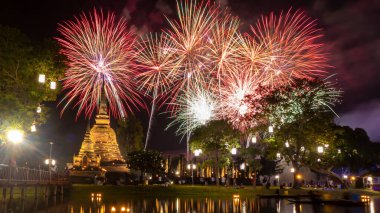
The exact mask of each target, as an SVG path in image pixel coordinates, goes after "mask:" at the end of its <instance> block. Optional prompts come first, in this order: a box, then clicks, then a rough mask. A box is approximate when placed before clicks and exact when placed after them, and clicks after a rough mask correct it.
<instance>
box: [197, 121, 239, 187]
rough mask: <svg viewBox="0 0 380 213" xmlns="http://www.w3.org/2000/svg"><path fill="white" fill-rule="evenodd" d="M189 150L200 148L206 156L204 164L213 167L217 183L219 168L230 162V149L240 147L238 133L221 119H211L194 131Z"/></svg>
mask: <svg viewBox="0 0 380 213" xmlns="http://www.w3.org/2000/svg"><path fill="white" fill-rule="evenodd" d="M190 146H191V150H196V149H201V150H202V153H203V155H205V156H207V160H206V161H205V162H206V164H208V165H210V166H212V167H213V168H214V171H215V172H214V174H215V177H216V180H217V182H216V183H217V185H219V178H220V172H221V168H222V167H224V166H226V165H228V164H229V163H230V158H231V152H230V151H231V149H232V148H233V147H236V148H238V147H240V144H239V133H238V132H237V131H236V130H234V129H232V127H231V126H230V125H229V124H228V123H227V122H226V121H223V120H219V121H211V122H209V123H208V124H207V125H205V126H203V127H201V128H198V129H196V130H195V131H194V134H193V135H192V137H191V141H190Z"/></svg>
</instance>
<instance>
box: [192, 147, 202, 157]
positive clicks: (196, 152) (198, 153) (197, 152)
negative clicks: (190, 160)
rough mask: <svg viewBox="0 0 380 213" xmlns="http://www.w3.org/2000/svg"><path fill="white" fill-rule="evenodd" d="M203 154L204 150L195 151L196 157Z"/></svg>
mask: <svg viewBox="0 0 380 213" xmlns="http://www.w3.org/2000/svg"><path fill="white" fill-rule="evenodd" d="M201 153H202V150H201V149H196V150H195V151H194V155H195V156H196V157H198V156H199V155H200V154H201Z"/></svg>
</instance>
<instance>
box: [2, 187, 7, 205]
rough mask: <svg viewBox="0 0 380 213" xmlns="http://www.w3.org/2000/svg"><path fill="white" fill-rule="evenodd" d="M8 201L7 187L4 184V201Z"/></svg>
mask: <svg viewBox="0 0 380 213" xmlns="http://www.w3.org/2000/svg"><path fill="white" fill-rule="evenodd" d="M6 201H7V187H5V186H3V202H4V203H5V202H6Z"/></svg>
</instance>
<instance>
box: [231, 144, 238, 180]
mask: <svg viewBox="0 0 380 213" xmlns="http://www.w3.org/2000/svg"><path fill="white" fill-rule="evenodd" d="M236 153H237V149H236V148H235V147H233V148H232V149H231V154H232V160H233V162H232V182H233V185H234V186H235V185H236V177H235V175H236V171H235V156H236Z"/></svg>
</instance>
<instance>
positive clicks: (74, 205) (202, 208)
mask: <svg viewBox="0 0 380 213" xmlns="http://www.w3.org/2000/svg"><path fill="white" fill-rule="evenodd" d="M102 198H103V196H102V195H101V194H97V193H94V194H93V195H92V194H91V195H90V199H88V200H86V201H83V202H80V201H63V200H55V201H54V200H45V199H40V200H33V199H32V200H25V201H20V200H19V201H17V200H15V201H12V202H8V203H2V204H0V210H1V211H0V213H2V212H27V213H30V212H52V213H53V212H54V213H55V212H65V213H67V212H70V213H88V212H91V213H93V212H95V213H112V212H119V213H120V212H157V213H161V212H169V213H170V212H173V213H177V212H186V213H198V212H205V213H210V212H244V213H246V212H257V213H280V212H285V213H302V212H304V213H309V212H310V213H313V212H315V213H319V212H327V213H329V212H331V213H340V212H344V213H346V212H348V213H361V212H364V213H375V212H380V198H369V199H370V202H369V204H368V205H367V206H364V207H345V206H333V205H310V204H293V203H290V202H288V201H287V200H286V199H283V200H279V199H252V198H244V197H240V196H239V195H234V196H232V197H230V198H224V199H210V198H199V199H194V198H155V199H125V200H118V201H110V202H109V201H104V200H105V199H104V198H103V199H102Z"/></svg>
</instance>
